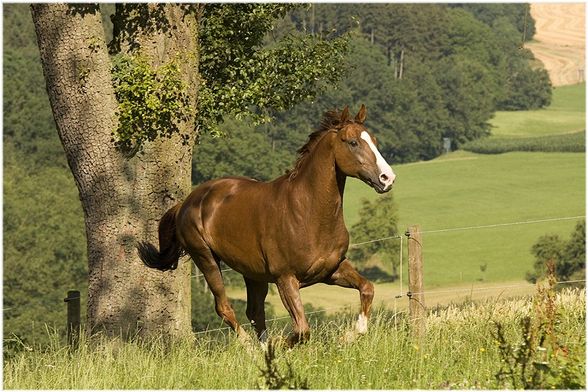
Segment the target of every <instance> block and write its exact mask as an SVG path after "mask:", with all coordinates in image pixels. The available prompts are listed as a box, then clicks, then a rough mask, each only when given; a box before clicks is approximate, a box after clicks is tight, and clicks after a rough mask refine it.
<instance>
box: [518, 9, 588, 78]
mask: <svg viewBox="0 0 588 392" xmlns="http://www.w3.org/2000/svg"><path fill="white" fill-rule="evenodd" d="M585 10H586V7H585V4H584V3H579V4H578V3H576V4H565V3H556V4H548V3H535V4H531V16H532V17H533V19H535V27H536V31H537V32H536V33H535V37H534V38H535V41H536V42H532V43H527V44H525V47H527V48H529V49H531V51H533V54H534V55H535V57H536V58H537V59H538V60H540V61H541V62H543V64H544V65H545V69H547V71H548V72H549V76H550V78H551V82H552V83H553V85H554V86H562V85H568V84H576V83H580V82H583V81H584V72H585V53H586V45H585V37H586V33H585Z"/></svg>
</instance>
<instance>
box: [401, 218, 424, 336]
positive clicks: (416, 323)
mask: <svg viewBox="0 0 588 392" xmlns="http://www.w3.org/2000/svg"><path fill="white" fill-rule="evenodd" d="M406 235H407V237H408V293H407V295H408V300H409V302H408V312H409V319H410V323H411V325H412V330H413V334H414V336H415V337H417V338H418V339H422V338H423V337H424V336H425V328H426V320H427V312H426V308H425V294H424V293H423V253H422V249H423V243H422V240H421V228H420V226H419V225H414V226H410V227H409V228H408V230H407V232H406Z"/></svg>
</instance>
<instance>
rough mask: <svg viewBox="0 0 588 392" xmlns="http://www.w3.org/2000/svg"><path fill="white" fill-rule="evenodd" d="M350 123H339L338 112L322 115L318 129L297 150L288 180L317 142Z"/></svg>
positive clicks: (339, 113)
mask: <svg viewBox="0 0 588 392" xmlns="http://www.w3.org/2000/svg"><path fill="white" fill-rule="evenodd" d="M348 122H350V121H349V120H348V121H341V112H340V111H338V110H330V111H328V112H326V113H325V114H323V118H322V119H321V123H320V125H319V128H318V129H317V130H316V131H314V132H313V133H311V134H310V135H308V141H307V142H306V144H304V145H303V146H302V147H300V148H299V149H298V151H297V152H298V159H296V163H295V164H294V168H293V169H292V170H291V171H289V172H288V173H287V174H288V177H289V179H290V180H293V179H294V178H295V177H296V175H297V174H298V171H299V170H300V167H301V166H302V163H303V162H304V161H305V160H306V158H307V157H308V156H309V155H310V153H311V152H312V151H313V150H314V148H315V147H316V145H317V144H318V142H319V141H320V140H321V139H322V138H323V137H324V136H325V135H326V134H327V133H329V132H331V131H333V130H335V129H338V128H341V126H342V125H344V124H346V123H348Z"/></svg>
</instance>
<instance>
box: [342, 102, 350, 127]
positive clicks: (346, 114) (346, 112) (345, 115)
mask: <svg viewBox="0 0 588 392" xmlns="http://www.w3.org/2000/svg"><path fill="white" fill-rule="evenodd" d="M347 121H349V106H347V105H346V106H345V108H344V109H343V112H341V123H345V122H347Z"/></svg>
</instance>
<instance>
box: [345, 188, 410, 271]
mask: <svg viewBox="0 0 588 392" xmlns="http://www.w3.org/2000/svg"><path fill="white" fill-rule="evenodd" d="M359 215H360V216H361V218H360V220H359V222H357V223H356V224H354V225H353V227H352V228H351V231H350V236H351V241H352V242H353V243H355V244H358V245H355V246H352V247H351V248H350V250H349V257H350V258H351V260H353V261H355V262H358V263H361V264H363V265H365V263H366V262H367V261H368V259H369V258H370V257H372V256H373V255H375V254H378V255H379V256H380V257H381V258H383V259H385V260H386V264H388V262H390V261H391V264H392V277H393V278H396V277H397V268H398V260H399V259H398V250H399V248H400V242H399V239H397V238H394V237H397V236H398V228H397V221H398V216H397V206H396V204H395V203H394V198H393V197H392V195H391V194H387V195H385V196H382V197H379V198H378V199H375V200H374V201H373V202H370V201H368V200H364V201H363V205H362V207H361V210H360V212H359ZM374 239H382V240H381V241H373V240H374ZM370 241H373V242H370Z"/></svg>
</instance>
